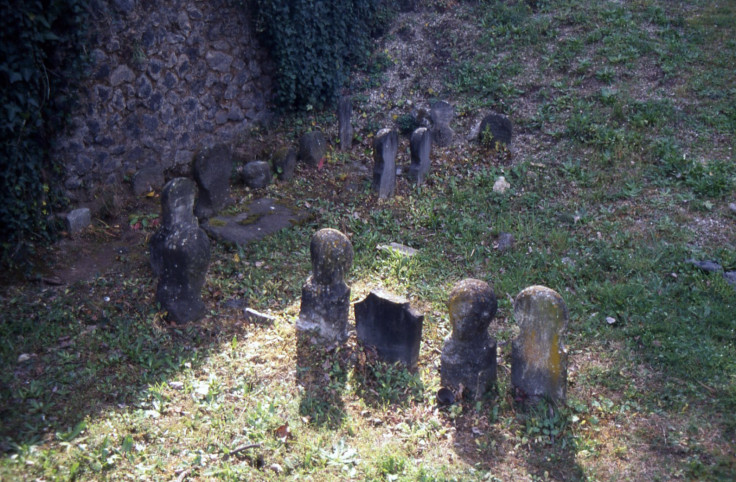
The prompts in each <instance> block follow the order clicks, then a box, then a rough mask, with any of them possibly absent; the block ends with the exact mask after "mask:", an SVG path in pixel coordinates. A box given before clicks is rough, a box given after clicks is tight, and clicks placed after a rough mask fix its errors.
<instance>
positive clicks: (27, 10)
mask: <svg viewBox="0 0 736 482" xmlns="http://www.w3.org/2000/svg"><path fill="white" fill-rule="evenodd" d="M85 5H86V2H83V1H81V0H46V1H41V2H9V3H7V4H4V6H3V7H2V8H0V51H2V55H0V59H2V60H0V100H1V101H2V106H3V109H2V111H1V112H0V193H2V194H0V196H2V197H1V198H0V226H1V227H0V233H2V234H0V258H1V259H2V262H3V264H14V265H15V264H17V263H18V262H20V261H26V262H27V258H25V256H24V255H25V254H27V253H28V252H29V251H31V250H32V248H33V246H34V244H35V243H37V242H43V241H49V240H51V239H52V238H53V235H54V232H55V227H56V225H55V223H54V221H53V217H52V216H51V214H52V213H53V212H54V211H55V210H57V209H58V208H59V207H60V206H61V205H63V202H64V198H63V195H62V191H61V185H60V178H61V173H62V166H61V165H60V163H59V162H58V161H55V160H53V159H51V157H50V156H49V150H50V148H51V142H52V140H53V138H54V135H55V134H56V133H58V132H59V131H60V130H61V129H62V128H63V127H64V124H65V121H66V119H67V117H68V115H69V113H70V111H71V108H72V99H73V97H72V96H70V95H69V93H68V89H67V86H69V85H71V84H73V83H74V81H75V80H76V79H78V78H80V76H81V75H82V74H83V70H84V69H83V67H84V57H83V55H82V45H83V41H84V39H85V37H86V28H85V25H86V19H87V16H88V14H87V8H86V6H85ZM24 258H25V259H24Z"/></svg>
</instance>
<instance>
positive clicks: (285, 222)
mask: <svg viewBox="0 0 736 482" xmlns="http://www.w3.org/2000/svg"><path fill="white" fill-rule="evenodd" d="M306 218H307V215H306V213H304V212H300V211H297V210H295V209H292V208H289V207H287V206H284V205H283V204H279V203H278V202H277V201H275V200H273V199H269V198H262V199H257V200H255V201H253V202H252V203H251V204H250V205H249V206H248V208H247V211H244V212H242V213H240V214H236V215H234V216H217V217H214V218H211V219H209V220H208V221H206V222H204V223H202V229H204V230H205V231H206V232H207V233H208V234H209V235H210V236H212V237H213V238H215V239H218V240H220V241H225V242H229V243H235V244H248V243H250V242H253V241H257V240H259V239H262V238H264V237H266V236H268V235H269V234H274V233H276V232H278V231H280V230H282V229H284V228H288V227H291V226H293V225H295V224H299V223H301V222H303V221H304V220H305V219H306Z"/></svg>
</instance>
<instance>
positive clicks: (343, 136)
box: [337, 97, 353, 151]
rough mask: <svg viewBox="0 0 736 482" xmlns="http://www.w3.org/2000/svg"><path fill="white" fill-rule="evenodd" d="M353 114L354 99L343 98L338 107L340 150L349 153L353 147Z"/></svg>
mask: <svg viewBox="0 0 736 482" xmlns="http://www.w3.org/2000/svg"><path fill="white" fill-rule="evenodd" d="M352 113H353V105H352V99H351V98H350V97H341V98H340V101H339V102H338V105H337V123H338V129H339V132H340V150H341V151H347V150H350V148H351V147H352V145H353V125H352V124H351V123H350V117H351V116H352Z"/></svg>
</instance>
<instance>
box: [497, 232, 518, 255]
mask: <svg viewBox="0 0 736 482" xmlns="http://www.w3.org/2000/svg"><path fill="white" fill-rule="evenodd" d="M515 242H516V239H515V238H514V235H513V234H511V233H500V234H499V235H498V248H497V249H498V250H499V251H500V252H501V253H503V252H505V251H508V250H509V249H511V248H513V247H514V243H515Z"/></svg>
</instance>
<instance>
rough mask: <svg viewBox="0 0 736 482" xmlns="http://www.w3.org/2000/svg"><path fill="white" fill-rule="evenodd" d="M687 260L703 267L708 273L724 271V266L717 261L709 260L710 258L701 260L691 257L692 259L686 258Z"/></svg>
mask: <svg viewBox="0 0 736 482" xmlns="http://www.w3.org/2000/svg"><path fill="white" fill-rule="evenodd" d="M685 262H686V263H690V264H692V265H693V266H695V267H696V268H698V269H701V270H703V271H705V272H706V273H716V272H719V271H723V266H721V265H720V264H718V263H717V262H715V261H708V260H705V261H700V260H697V259H692V258H691V259H687V260H685Z"/></svg>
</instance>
